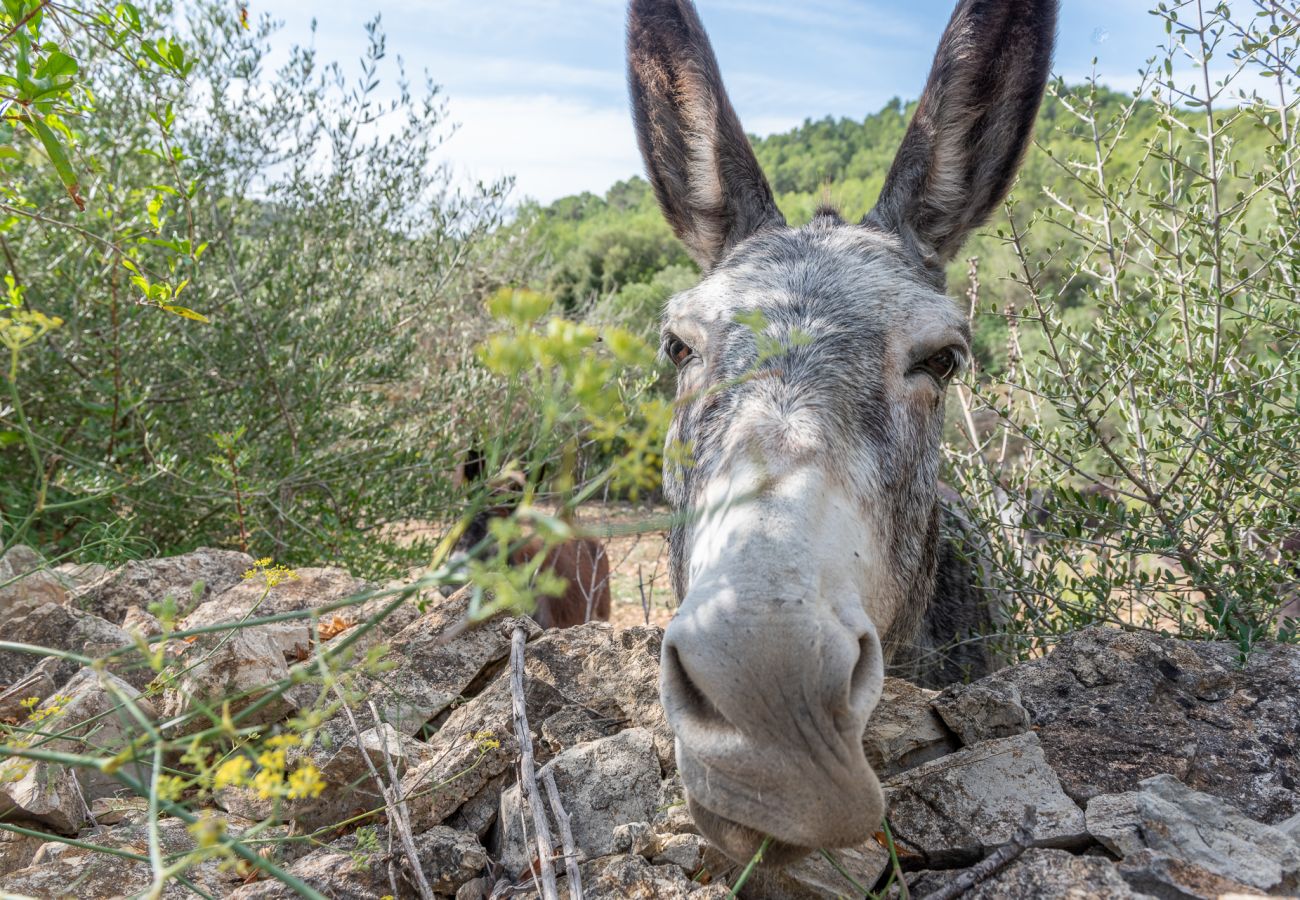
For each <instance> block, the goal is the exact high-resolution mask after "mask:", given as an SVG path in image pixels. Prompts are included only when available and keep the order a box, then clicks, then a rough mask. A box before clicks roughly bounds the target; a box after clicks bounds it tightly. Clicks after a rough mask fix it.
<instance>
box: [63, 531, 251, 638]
mask: <svg viewBox="0 0 1300 900" xmlns="http://www.w3.org/2000/svg"><path fill="white" fill-rule="evenodd" d="M252 565H253V558H252V557H251V556H249V555H248V554H247V553H239V552H236V551H234V550H214V549H212V548H209V547H204V548H201V549H199V550H195V551H193V552H191V553H183V554H181V555H180V556H170V557H166V558H164V559H150V560H132V561H131V562H128V563H126V564H125V565H123V566H119V567H118V568H116V569H114V570H112V571H111V572H109V573H107V574H106V575H104V576H103V577H101V578H99V579H98V580H96V581H93V582H91V583H89V584H87V585H84V586H83V587H80V588H78V589H77V590H75V591H73V594H72V598H71V602H72V604H73V605H74V606H76V607H78V608H80V609H83V610H86V611H88V612H91V613H93V614H95V615H97V616H100V617H101V618H104V619H107V620H109V621H110V622H119V623H120V622H121V621H122V619H123V617H124V616H125V615H126V611H127V609H129V608H130V607H132V606H138V607H140V608H141V609H148V608H149V604H151V603H156V602H158V601H161V600H162V599H163V598H164V597H166V596H167V595H168V594H171V595H172V597H173V598H174V599H175V601H176V607H177V612H178V614H179V615H182V616H183V615H184V614H185V613H187V612H189V611H190V610H191V609H193V608H194V607H195V606H197V605H198V604H200V603H202V602H203V601H204V600H206V599H208V598H210V597H213V596H215V595H217V594H219V593H221V592H222V591H224V590H225V589H226V588H228V587H230V586H231V585H233V584H236V583H238V582H239V581H240V580H241V579H242V578H243V575H244V572H246V571H248V570H249V569H250V568H252Z"/></svg>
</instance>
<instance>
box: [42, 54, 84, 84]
mask: <svg viewBox="0 0 1300 900" xmlns="http://www.w3.org/2000/svg"><path fill="white" fill-rule="evenodd" d="M77 71H78V68H77V61H76V60H75V59H73V58H72V57H71V56H68V54H66V53H64V52H63V51H62V50H55V51H53V52H52V53H50V55H49V56H47V57H45V59H44V61H42V62H41V64H40V65H39V66H37V67H36V77H37V78H63V77H64V76H72V75H76V74H77Z"/></svg>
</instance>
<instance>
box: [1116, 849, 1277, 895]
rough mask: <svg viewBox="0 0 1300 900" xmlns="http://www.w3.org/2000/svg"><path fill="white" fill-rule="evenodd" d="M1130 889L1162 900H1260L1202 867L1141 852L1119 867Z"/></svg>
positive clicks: (1243, 886) (1252, 890) (1243, 887)
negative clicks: (1232, 899)
mask: <svg viewBox="0 0 1300 900" xmlns="http://www.w3.org/2000/svg"><path fill="white" fill-rule="evenodd" d="M1116 869H1117V870H1118V871H1119V874H1120V876H1121V877H1122V878H1123V879H1124V880H1125V881H1127V882H1128V885H1129V887H1131V888H1132V889H1133V890H1135V891H1139V892H1141V893H1144V894H1150V895H1151V896H1153V897H1159V898H1161V900H1220V898H1222V897H1228V896H1235V897H1258V896H1260V894H1258V893H1257V892H1256V891H1255V890H1254V889H1253V888H1251V887H1250V886H1248V885H1244V884H1242V883H1241V882H1239V881H1233V880H1232V879H1231V878H1224V877H1223V876H1221V875H1215V874H1214V873H1213V872H1208V871H1206V870H1205V869H1202V868H1201V867H1200V866H1197V865H1193V864H1192V863H1189V862H1185V861H1183V860H1180V859H1175V858H1174V857H1171V856H1166V855H1165V854H1163V853H1156V852H1155V851H1154V850H1138V851H1137V852H1135V853H1131V854H1129V855H1128V856H1125V857H1124V859H1122V860H1120V862H1119V863H1118V864H1117V865H1116Z"/></svg>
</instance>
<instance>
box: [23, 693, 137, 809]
mask: <svg viewBox="0 0 1300 900" xmlns="http://www.w3.org/2000/svg"><path fill="white" fill-rule="evenodd" d="M127 704H133V705H134V706H135V709H136V711H137V712H138V713H139V714H140V715H141V716H144V717H145V718H146V719H149V720H152V719H153V718H154V717H155V712H154V708H153V704H152V703H151V702H150V701H148V700H146V699H144V698H143V697H141V696H140V692H139V691H137V690H136V689H135V688H133V687H131V685H129V684H127V683H126V682H125V681H123V680H122V679H120V678H118V677H117V676H115V675H112V674H110V673H108V672H102V673H101V672H96V671H94V670H93V669H82V670H81V671H80V672H78V673H77V674H76V675H74V676H73V678H72V680H70V681H69V682H68V683H67V684H66V685H64V686H63V687H62V688H60V689H59V691H58V692H57V693H56V694H55V695H53V696H51V697H49V698H47V699H46V700H45V702H43V703H41V704H40V706H38V707H37V711H38V713H39V714H40V715H42V716H43V717H42V718H41V720H40V721H41V725H40V728H41V730H43V731H45V732H49V733H58V734H59V735H60V737H59V738H58V739H56V740H47V741H45V742H43V743H42V744H41V745H40V746H41V749H43V750H48V751H53V752H59V753H72V754H90V755H95V756H99V755H112V754H115V753H117V752H118V751H120V750H122V749H124V748H125V747H126V746H127V745H128V744H129V743H130V741H131V739H132V738H134V737H135V736H136V735H138V734H139V733H140V731H141V728H140V725H139V723H137V722H136V721H135V719H134V718H133V717H132V715H131V713H130V712H129V711H128V708H127ZM27 767H31V768H32V770H33V773H34V774H35V777H36V780H37V781H41V780H44V779H47V778H49V779H55V775H54V770H64V769H65V767H64V766H62V765H59V764H58V763H49V762H34V761H30V760H21V759H10V760H6V761H4V762H2V763H0V792H2V791H3V790H4V787H3V782H4V780H5V778H4V773H5V772H17V771H19V770H21V769H24V768H27ZM121 771H122V773H123V774H126V775H129V776H131V777H132V778H134V779H135V780H136V781H139V782H144V781H145V780H146V779H147V776H148V768H147V766H145V765H143V764H136V763H127V764H126V765H124V766H122V768H121ZM72 772H73V774H74V775H75V776H76V779H77V781H78V782H79V784H80V787H81V799H82V801H84V803H85V804H87V805H89V804H90V803H92V802H93V801H94V800H97V799H99V798H101V797H111V796H114V795H117V794H121V793H122V792H123V791H124V790H125V788H124V787H123V786H122V783H121V782H120V781H118V780H117V779H115V778H114V777H113V776H111V775H106V774H104V773H103V772H100V771H99V770H98V769H90V768H80V767H79V768H76V769H73V770H72ZM58 777H59V778H61V777H62V776H61V775H59V776H58ZM55 780H57V779H55Z"/></svg>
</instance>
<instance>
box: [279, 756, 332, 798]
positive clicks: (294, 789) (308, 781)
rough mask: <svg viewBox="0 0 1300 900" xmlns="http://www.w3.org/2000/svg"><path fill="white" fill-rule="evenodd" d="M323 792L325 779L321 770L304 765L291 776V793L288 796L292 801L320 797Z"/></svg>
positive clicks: (310, 765) (309, 764)
mask: <svg viewBox="0 0 1300 900" xmlns="http://www.w3.org/2000/svg"><path fill="white" fill-rule="evenodd" d="M323 790H325V779H324V778H322V777H321V773H320V769H317V768H316V767H315V766H314V765H312V764H311V763H304V764H303V765H301V766H299V767H298V768H296V769H294V771H293V774H291V775H290V776H289V791H288V793H287V794H286V796H288V797H289V799H291V800H297V799H300V798H304V797H319V796H320V794H321V791H323Z"/></svg>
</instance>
